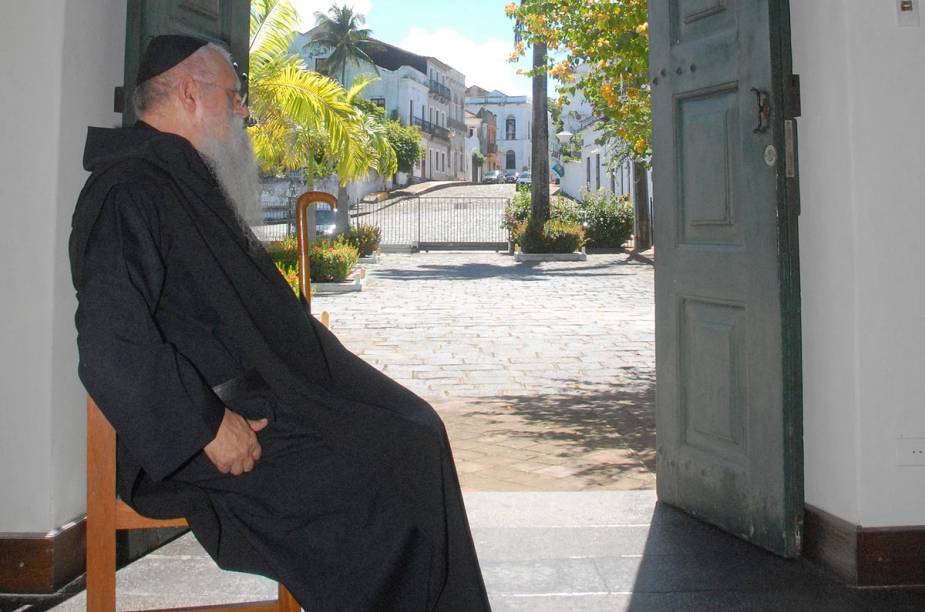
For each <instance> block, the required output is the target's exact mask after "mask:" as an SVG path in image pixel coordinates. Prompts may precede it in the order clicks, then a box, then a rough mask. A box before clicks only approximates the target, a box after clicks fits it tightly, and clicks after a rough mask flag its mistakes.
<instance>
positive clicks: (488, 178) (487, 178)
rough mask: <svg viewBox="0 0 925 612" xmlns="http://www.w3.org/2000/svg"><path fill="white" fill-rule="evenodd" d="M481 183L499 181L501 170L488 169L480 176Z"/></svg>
mask: <svg viewBox="0 0 925 612" xmlns="http://www.w3.org/2000/svg"><path fill="white" fill-rule="evenodd" d="M482 182H483V183H500V182H501V171H500V170H490V171H489V172H486V173H485V175H484V176H483V177H482Z"/></svg>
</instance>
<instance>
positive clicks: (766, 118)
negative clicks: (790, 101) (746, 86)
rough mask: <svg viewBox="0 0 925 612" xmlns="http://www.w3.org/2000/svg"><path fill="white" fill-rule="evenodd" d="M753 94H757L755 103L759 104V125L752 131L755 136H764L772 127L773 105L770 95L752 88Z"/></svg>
mask: <svg viewBox="0 0 925 612" xmlns="http://www.w3.org/2000/svg"><path fill="white" fill-rule="evenodd" d="M751 91H752V93H753V94H755V101H756V102H757V103H758V125H757V126H755V129H754V130H752V132H753V133H755V134H763V133H765V132H767V131H768V127H770V125H771V103H770V102H769V101H768V94H767V93H766V92H763V91H761V90H760V89H758V88H757V87H752V89H751Z"/></svg>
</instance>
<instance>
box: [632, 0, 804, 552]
mask: <svg viewBox="0 0 925 612" xmlns="http://www.w3.org/2000/svg"><path fill="white" fill-rule="evenodd" d="M649 27H650V36H651V38H650V44H651V51H650V61H651V67H650V71H651V82H652V91H653V121H654V135H653V145H654V152H655V154H654V193H655V211H656V212H655V245H656V247H655V248H656V274H655V300H656V368H657V387H656V406H657V407H656V430H657V467H658V478H657V482H658V485H657V486H658V496H659V499H660V500H661V501H663V502H665V503H668V504H671V505H674V506H677V507H680V508H682V509H684V510H686V511H688V512H690V513H691V514H694V515H696V516H698V517H701V518H702V519H703V520H705V521H707V522H710V523H712V524H714V525H717V526H719V527H721V528H722V529H725V530H727V531H729V532H731V533H734V534H736V535H738V536H741V537H743V538H745V539H747V540H749V541H751V542H754V543H755V544H758V545H760V546H762V547H764V548H767V549H769V550H771V551H774V552H776V553H778V554H781V555H784V556H795V555H798V554H799V551H800V537H801V523H802V511H803V478H802V474H803V466H802V403H801V386H800V317H799V267H798V256H797V246H798V243H797V234H796V231H797V223H796V220H797V215H798V209H797V198H796V193H797V191H796V149H795V147H796V141H795V139H796V134H795V129H796V127H795V123H794V120H793V116H794V115H795V114H796V112H794V111H795V109H796V108H797V103H796V98H795V97H794V96H793V93H794V92H793V81H792V80H791V78H790V74H789V73H790V69H791V68H790V35H789V9H788V4H787V1H786V0H650V1H649Z"/></svg>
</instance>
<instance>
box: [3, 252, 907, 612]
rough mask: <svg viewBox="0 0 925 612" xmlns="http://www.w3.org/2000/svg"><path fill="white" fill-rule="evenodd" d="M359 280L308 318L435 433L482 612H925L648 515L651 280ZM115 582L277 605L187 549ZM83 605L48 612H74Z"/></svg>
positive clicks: (484, 258)
mask: <svg viewBox="0 0 925 612" xmlns="http://www.w3.org/2000/svg"><path fill="white" fill-rule="evenodd" d="M373 275H374V281H373V282H372V283H371V284H370V286H369V290H368V291H364V292H363V293H361V294H352V295H344V296H330V297H325V298H323V299H318V300H317V301H316V303H315V306H316V312H320V310H322V309H327V310H330V311H331V312H332V313H333V315H334V317H333V329H334V330H335V332H336V333H337V334H338V335H339V336H340V337H341V338H342V339H343V341H344V342H345V343H346V344H347V346H349V347H351V348H353V349H354V350H355V351H357V352H359V353H360V354H361V355H362V356H364V357H365V358H366V359H368V360H369V361H371V362H372V363H373V364H374V365H376V366H378V367H380V368H382V369H383V370H384V371H386V372H387V373H389V374H390V375H392V376H393V377H395V378H397V379H398V380H399V381H401V382H403V383H404V384H406V385H407V386H409V387H410V388H412V389H414V390H415V391H417V392H418V393H420V394H421V395H423V396H424V397H427V398H428V399H429V400H431V401H432V402H433V403H434V404H435V405H436V406H437V408H438V410H439V411H440V413H441V414H442V415H443V417H444V419H445V421H446V423H447V428H448V430H449V432H450V435H451V439H452V442H453V446H454V449H455V453H456V460H457V465H458V468H459V471H460V476H461V479H462V482H463V484H464V487H465V488H466V489H467V490H468V491H467V493H466V495H465V497H466V503H467V506H468V509H469V517H470V522H471V524H472V530H473V536H474V538H475V541H476V546H477V548H478V551H479V556H480V560H481V564H482V570H483V574H484V576H485V582H486V585H487V588H488V591H489V596H490V598H491V602H492V606H493V608H494V609H495V610H496V611H516V610H528V611H531V612H534V611H535V612H553V611H583V612H584V611H588V612H595V611H604V610H606V611H614V612H619V611H623V610H626V611H632V612H647V611H666V612H675V611H713V610H715V611H723V612H725V611H729V612H736V611H757V612H763V611H769V612H770V611H781V612H791V611H797V612H802V611H807V612H809V611H813V612H816V611H819V612H830V611H831V612H866V611H886V612H892V611H895V612H906V611H909V612H911V611H912V610H925V593H923V592H922V591H916V590H896V589H884V590H855V589H849V588H846V587H844V586H840V585H838V584H837V583H836V582H835V581H833V580H832V579H831V578H830V577H828V576H826V575H824V574H822V573H820V572H819V570H817V569H816V568H814V567H812V566H810V565H809V564H807V563H806V562H804V561H799V560H798V561H786V560H782V559H779V558H777V557H774V556H773V555H770V554H768V553H765V552H763V551H760V550H758V549H757V548H754V547H752V546H749V545H746V544H744V543H743V542H741V541H739V540H737V539H736V538H734V537H731V536H729V535H727V534H724V533H722V532H720V531H717V530H715V529H712V528H710V527H708V526H706V525H704V524H702V523H700V522H698V521H696V520H694V519H692V518H690V517H688V516H686V515H684V514H683V513H680V512H678V511H676V510H673V509H671V508H669V507H666V506H662V505H659V504H657V503H656V498H655V492H654V491H653V490H651V488H652V486H653V483H654V464H653V461H654V456H653V451H652V447H653V444H654V437H653V436H654V426H653V421H652V402H653V393H654V371H653V368H654V347H653V335H652V314H653V313H652V268H651V265H649V264H646V263H644V262H639V261H634V260H631V259H630V258H628V257H627V256H626V255H623V254H615V255H599V256H597V255H596V256H592V257H591V258H589V261H588V262H584V263H557V264H539V265H532V266H531V265H522V264H521V265H517V264H514V263H513V262H512V261H511V260H510V258H508V257H506V256H504V255H496V254H484V253H483V254H446V253H441V254H418V255H414V256H410V255H409V256H398V255H388V256H387V258H386V263H385V265H382V266H381V267H379V268H377V269H375V271H374V272H373ZM452 281H459V282H452ZM616 489H624V490H616ZM626 489H639V490H626ZM564 491H570V492H564ZM118 581H119V592H120V595H119V596H120V600H119V608H120V609H138V608H141V607H164V606H179V605H195V604H203V603H216V602H233V601H242V600H246V599H254V598H260V597H272V596H273V593H274V591H275V586H274V584H273V583H271V582H269V581H267V580H264V579H261V578H256V577H253V576H247V575H242V574H237V573H233V572H222V571H220V570H218V569H217V568H216V567H215V565H214V564H213V563H212V561H211V560H210V559H209V558H208V556H207V555H206V554H205V552H204V551H203V550H202V549H201V548H200V547H199V546H198V544H196V542H195V540H194V539H193V538H192V536H190V535H186V536H184V537H182V538H180V539H178V540H176V541H174V542H172V543H171V544H169V545H167V546H165V547H163V548H161V549H159V550H158V551H155V552H154V553H152V554H150V555H148V556H146V557H145V558H143V559H141V560H140V561H137V562H135V563H133V564H131V565H129V566H128V567H126V568H124V569H122V570H120V572H119V577H118ZM80 589H81V584H80V582H79V581H78V582H77V583H75V584H73V585H71V587H70V590H69V591H68V593H75V592H76V594H75V595H73V596H71V597H70V598H69V599H67V600H66V601H64V602H63V603H61V604H60V605H59V606H58V607H57V608H55V609H57V610H62V611H66V612H69V611H76V610H83V609H84V608H85V600H84V598H83V597H84V596H83V593H81V592H80ZM68 593H62V594H61V595H59V596H58V597H57V598H51V599H48V598H45V599H42V600H40V601H38V600H30V599H29V598H19V599H4V598H2V597H0V610H36V611H37V610H46V609H49V608H51V607H53V606H54V605H55V604H58V603H60V602H61V600H62V599H63V598H64V597H67V596H68ZM31 603H34V604H35V605H30V604H31Z"/></svg>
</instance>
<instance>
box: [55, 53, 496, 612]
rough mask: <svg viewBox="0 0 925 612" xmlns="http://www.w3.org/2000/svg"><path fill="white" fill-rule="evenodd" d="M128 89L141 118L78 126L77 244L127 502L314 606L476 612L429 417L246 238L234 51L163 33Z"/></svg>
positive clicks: (90, 361)
mask: <svg viewBox="0 0 925 612" xmlns="http://www.w3.org/2000/svg"><path fill="white" fill-rule="evenodd" d="M137 80H138V83H137V89H136V97H135V106H136V109H137V111H138V115H139V117H140V118H141V121H140V122H139V123H138V124H137V125H136V126H134V127H132V128H127V129H98V128H91V129H90V131H89V134H88V138H87V145H86V151H85V153H84V166H85V167H86V169H87V170H89V171H91V172H92V174H91V176H90V178H89V179H88V180H87V184H86V186H85V187H84V189H83V191H82V193H81V195H80V199H79V201H78V203H77V208H76V211H75V213H74V221H73V230H72V234H71V243H70V254H71V267H72V275H73V279H74V285H75V287H76V288H77V296H78V301H79V307H78V310H77V317H76V322H77V328H78V345H79V349H80V377H81V380H82V381H83V383H84V385H85V386H86V388H87V390H88V391H89V393H90V394H91V395H92V396H93V397H94V399H95V400H96V401H97V403H98V404H99V406H100V408H101V409H102V410H103V412H104V413H105V414H106V416H107V417H108V418H109V420H110V421H111V422H112V424H113V426H114V427H115V428H116V431H117V432H118V435H119V476H118V478H119V491H120V494H121V495H122V497H123V498H124V499H125V500H126V501H127V502H128V503H130V504H131V505H133V506H134V507H135V508H137V509H138V510H139V511H140V512H142V513H143V514H147V515H149V516H154V517H163V516H165V515H170V514H176V513H177V511H178V509H179V511H180V512H181V513H182V514H183V515H184V516H185V517H186V518H187V519H188V522H189V524H190V526H191V528H192V530H193V533H194V534H195V535H196V537H197V538H198V539H199V541H200V542H201V543H202V544H203V545H204V546H205V548H206V549H207V550H208V551H209V553H210V554H211V555H212V556H213V557H214V558H215V559H216V561H217V562H218V564H219V565H220V566H221V567H224V568H228V569H234V570H239V571H246V572H252V573H258V574H262V575H266V576H269V577H272V578H274V579H277V580H279V581H281V582H282V583H283V584H285V585H286V587H287V588H288V589H289V590H290V591H291V592H292V593H293V595H295V597H296V599H298V600H299V602H300V603H301V604H302V606H303V607H305V608H306V609H307V610H325V611H327V610H337V611H340V610H460V611H466V612H470V611H478V610H487V609H488V608H489V606H488V601H487V598H486V595H485V588H484V585H483V583H482V578H481V573H480V570H479V566H478V560H477V558H476V554H475V550H474V547H473V544H472V538H471V535H470V532H469V526H468V522H467V520H466V514H465V509H464V507H463V501H462V496H461V494H460V490H459V483H458V480H457V477H456V472H455V468H454V466H453V460H452V456H451V454H450V448H449V444H448V442H447V438H446V433H445V430H444V428H443V424H442V423H441V421H440V419H439V417H438V416H437V415H436V414H435V413H434V411H433V409H432V408H431V407H430V406H429V405H428V404H427V403H426V402H424V401H423V400H422V399H420V398H419V397H417V396H415V395H414V394H413V393H411V392H410V391H408V390H407V389H405V388H403V387H401V386H400V385H398V384H397V383H395V382H394V381H392V380H390V379H388V378H387V377H385V376H383V375H382V374H381V373H379V372H378V371H377V370H375V369H374V368H372V367H370V366H369V365H367V364H366V363H365V362H363V361H361V360H360V359H358V358H357V357H356V356H354V355H353V354H351V353H350V352H349V351H347V350H346V349H345V348H344V347H343V346H342V345H341V344H340V343H339V342H338V341H337V339H336V338H335V337H334V336H333V335H332V334H330V333H329V332H328V331H327V330H326V329H325V328H324V327H323V326H321V325H319V324H318V323H317V322H316V321H315V320H314V318H313V317H311V316H308V315H307V314H306V313H305V311H304V309H303V308H302V306H301V305H300V304H299V302H298V301H297V300H296V299H295V297H294V296H293V293H292V291H291V290H290V288H289V287H288V285H287V284H286V283H285V282H284V281H283V279H282V278H281V276H280V275H279V274H278V273H277V271H276V269H275V267H274V265H273V262H272V261H271V260H270V258H269V257H268V255H267V253H266V251H265V250H264V249H263V247H262V246H261V245H260V243H259V241H257V240H256V239H255V238H254V236H253V234H252V233H251V232H250V229H249V227H248V223H247V220H248V217H249V215H250V214H251V211H252V210H253V209H254V208H255V206H256V198H257V173H256V166H255V164H254V161H253V154H252V152H251V149H250V143H249V141H248V137H247V134H246V132H245V130H244V125H243V122H244V119H245V117H246V116H247V114H248V111H247V107H246V105H245V100H244V99H243V97H242V95H241V90H240V82H239V81H238V78H237V76H236V75H235V72H234V70H233V67H232V63H231V61H230V57H229V55H228V53H227V52H226V51H225V50H224V49H222V48H221V47H219V46H216V45H214V44H210V43H209V44H207V43H206V42H205V41H202V40H199V39H195V38H191V37H185V36H161V37H157V38H155V39H154V40H153V41H152V42H151V44H150V45H149V47H148V49H147V50H146V52H145V55H144V56H143V58H142V61H141V67H140V69H139V74H138V79H137Z"/></svg>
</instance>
